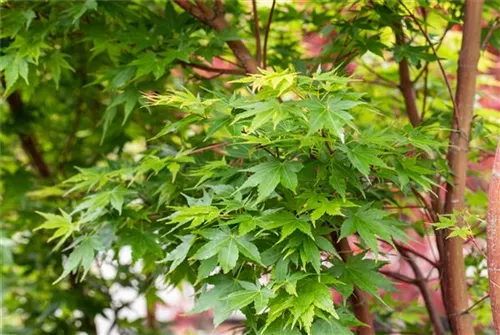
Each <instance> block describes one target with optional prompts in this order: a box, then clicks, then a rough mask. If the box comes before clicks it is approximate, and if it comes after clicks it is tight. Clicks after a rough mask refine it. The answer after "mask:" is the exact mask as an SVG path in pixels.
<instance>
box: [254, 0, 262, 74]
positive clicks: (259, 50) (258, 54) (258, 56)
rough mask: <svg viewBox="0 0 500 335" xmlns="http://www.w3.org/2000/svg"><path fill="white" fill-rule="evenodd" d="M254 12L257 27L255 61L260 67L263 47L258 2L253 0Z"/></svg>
mask: <svg viewBox="0 0 500 335" xmlns="http://www.w3.org/2000/svg"><path fill="white" fill-rule="evenodd" d="M252 10H253V22H254V27H255V45H256V48H257V50H256V51H255V61H256V62H257V65H259V66H260V61H261V58H262V47H261V45H260V26H259V13H258V12H257V0H252Z"/></svg>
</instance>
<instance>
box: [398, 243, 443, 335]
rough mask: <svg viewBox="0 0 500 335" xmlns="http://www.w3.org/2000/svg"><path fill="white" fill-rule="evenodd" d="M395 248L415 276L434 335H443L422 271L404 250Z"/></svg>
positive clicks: (437, 313)
mask: <svg viewBox="0 0 500 335" xmlns="http://www.w3.org/2000/svg"><path fill="white" fill-rule="evenodd" d="M396 247H397V248H398V251H399V252H400V253H401V256H402V257H403V258H404V259H405V260H406V261H407V262H408V264H409V265H410V267H411V268H412V270H413V273H414V275H415V284H416V285H417V287H418V289H419V290H420V294H421V295H422V298H423V299H424V302H425V307H426V308H427V312H428V313H429V317H430V319H431V323H432V328H433V329H434V333H435V334H436V335H444V334H445V330H444V327H443V324H442V323H441V317H440V315H439V312H438V310H437V308H436V304H435V303H434V301H433V299H432V296H431V293H430V291H429V288H428V287H427V283H426V281H425V278H424V276H423V274H422V271H421V270H420V268H419V266H418V265H417V263H416V262H415V260H414V259H413V258H412V257H411V256H410V255H408V254H407V252H406V250H405V249H404V248H400V246H398V245H396Z"/></svg>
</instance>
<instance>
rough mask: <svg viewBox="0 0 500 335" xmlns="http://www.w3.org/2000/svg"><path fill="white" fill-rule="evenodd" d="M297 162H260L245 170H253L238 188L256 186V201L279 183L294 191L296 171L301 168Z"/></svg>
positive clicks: (264, 196) (268, 193)
mask: <svg viewBox="0 0 500 335" xmlns="http://www.w3.org/2000/svg"><path fill="white" fill-rule="evenodd" d="M302 167H303V166H302V164H301V163H299V162H280V161H278V160H272V161H269V162H265V163H261V164H259V165H256V166H254V167H251V168H249V169H246V170H245V171H249V172H254V174H253V175H252V176H250V178H248V179H247V181H245V183H244V184H243V185H242V186H241V188H240V189H243V188H246V187H255V186H257V187H258V192H259V197H258V199H257V200H258V201H262V200H264V199H265V198H266V197H268V196H269V195H270V194H271V193H272V192H273V191H274V190H275V189H276V187H277V186H278V184H280V183H281V185H283V186H284V187H285V188H287V189H289V190H291V191H293V192H295V189H296V187H297V183H298V181H297V173H298V172H299V171H300V170H301V169H302Z"/></svg>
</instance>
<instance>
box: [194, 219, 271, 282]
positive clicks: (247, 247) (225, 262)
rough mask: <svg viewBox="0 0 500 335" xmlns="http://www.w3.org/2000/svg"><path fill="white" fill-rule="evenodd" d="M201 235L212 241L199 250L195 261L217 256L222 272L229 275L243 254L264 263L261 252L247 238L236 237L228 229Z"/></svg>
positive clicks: (215, 230) (204, 232) (206, 231)
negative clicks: (240, 254)
mask: <svg viewBox="0 0 500 335" xmlns="http://www.w3.org/2000/svg"><path fill="white" fill-rule="evenodd" d="M201 234H202V235H203V236H204V237H206V238H208V239H209V240H210V241H209V242H208V243H206V244H204V245H203V246H202V247H201V248H199V249H198V250H197V251H196V253H195V254H194V255H193V258H194V259H198V260H206V259H209V258H211V257H213V256H215V255H217V259H218V261H219V264H220V266H221V267H222V270H223V271H224V272H225V273H227V272H229V271H231V270H232V269H233V268H234V267H235V266H236V262H237V261H238V258H239V253H240V252H241V253H242V254H243V255H244V256H246V257H247V258H248V259H250V260H252V261H254V262H257V263H259V264H261V263H262V260H261V257H260V253H259V250H258V249H257V247H256V246H255V245H254V244H253V243H252V242H250V240H249V238H248V237H247V236H236V235H235V234H233V233H232V232H231V231H230V230H229V229H228V228H227V227H223V229H205V230H204V231H202V232H201Z"/></svg>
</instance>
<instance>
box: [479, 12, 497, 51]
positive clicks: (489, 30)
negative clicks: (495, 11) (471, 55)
mask: <svg viewBox="0 0 500 335" xmlns="http://www.w3.org/2000/svg"><path fill="white" fill-rule="evenodd" d="M494 22H495V23H494V24H492V25H491V27H490V29H488V32H487V33H486V36H485V37H484V41H483V43H482V44H481V50H484V49H486V47H487V46H488V42H489V40H490V38H491V35H492V34H493V32H494V31H495V30H496V29H498V28H500V17H497V18H496V19H495V21H494Z"/></svg>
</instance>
